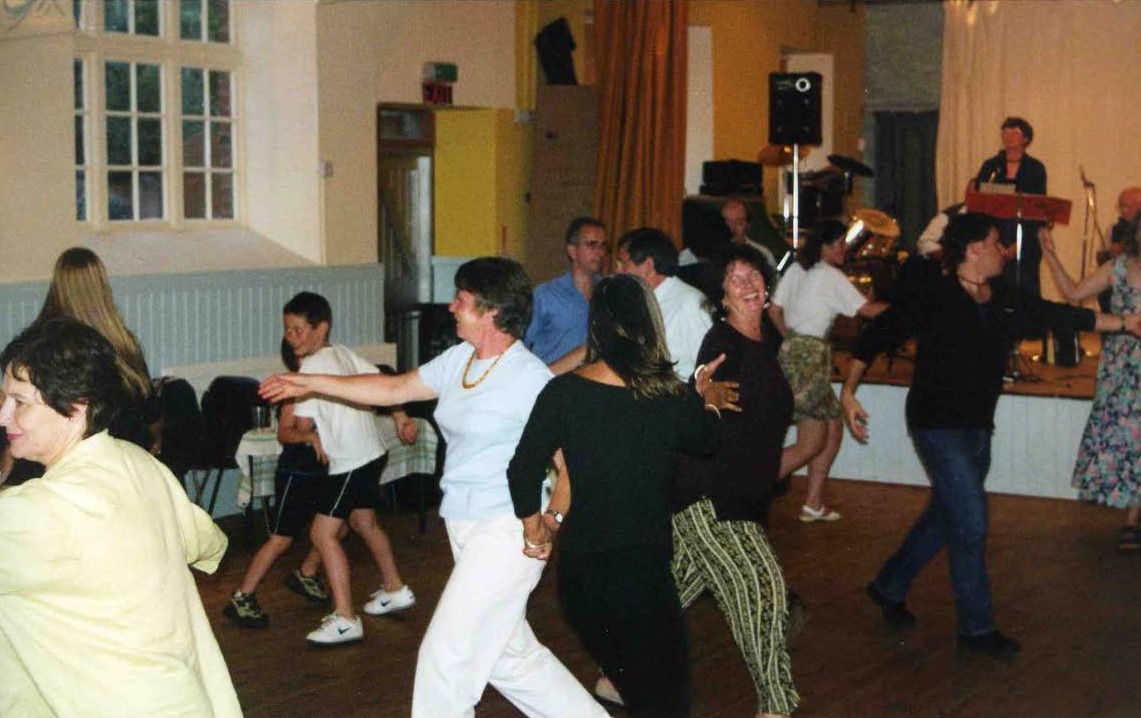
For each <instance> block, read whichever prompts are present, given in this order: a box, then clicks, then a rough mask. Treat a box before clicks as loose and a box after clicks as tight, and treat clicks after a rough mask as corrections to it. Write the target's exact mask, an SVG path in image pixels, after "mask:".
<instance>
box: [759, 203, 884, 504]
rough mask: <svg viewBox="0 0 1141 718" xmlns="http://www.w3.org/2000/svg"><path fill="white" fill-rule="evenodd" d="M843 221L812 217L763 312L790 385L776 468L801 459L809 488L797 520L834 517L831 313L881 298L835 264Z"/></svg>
mask: <svg viewBox="0 0 1141 718" xmlns="http://www.w3.org/2000/svg"><path fill="white" fill-rule="evenodd" d="M846 232H847V228H846V227H845V226H844V225H843V224H842V223H840V222H839V221H837V220H834V219H833V220H823V221H821V222H819V223H817V225H816V227H814V229H813V231H812V233H810V234H809V236H808V239H807V241H806V242H805V244H804V247H803V248H802V249H801V250H800V253H799V254H798V256H797V261H796V263H795V264H793V265H792V266H791V267H789V269H788V271H787V272H786V273H785V275H784V276H783V277H782V278H781V281H780V283H779V284H778V285H777V288H776V293H775V295H774V296H773V299H772V305H771V306H770V307H769V316H770V317H771V318H772V320H773V323H774V324H776V326H777V329H778V330H779V331H780V333H781V334H782V335H783V336H784V343H783V344H782V345H781V348H780V356H779V358H780V365H781V369H783V370H784V375H785V378H786V379H787V380H788V383H789V385H790V386H792V391H793V397H794V400H795V402H796V403H795V406H794V409H793V421H795V422H796V444H795V445H793V446H791V447H788V448H787V449H785V451H784V455H783V456H782V457H781V467H780V475H781V476H782V477H783V476H788V475H789V474H791V473H792V472H794V471H796V470H797V469H799V468H801V467H802V466H805V465H807V466H808V491H807V494H806V495H805V498H804V505H803V506H802V507H801V509H800V520H801V521H804V522H813V521H836V520H837V519H839V518H840V514H839V513H837V512H836V511H833V510H832V509H829V508H828V507H827V506H825V505H824V480H825V479H827V478H828V472H829V470H830V469H831V468H832V462H833V461H835V459H836V454H837V453H838V452H839V451H840V441H841V439H843V438H844V425H843V423H842V421H841V419H840V417H841V412H840V402H839V400H838V399H837V398H836V393H835V392H834V391H833V390H832V383H831V378H832V348H831V346H830V345H829V343H828V333H829V331H831V329H832V322H833V321H834V320H835V319H836V316H837V315H839V314H843V315H844V316H847V317H854V316H856V315H859V316H863V317H874V316H876V315H877V314H879V313H880V312H882V311H883V310H884V309H886V308H887V304H884V303H883V302H875V301H869V300H868V298H867V297H865V296H864V295H863V294H860V292H859V291H858V290H857V289H856V288H855V287H854V286H853V285H852V283H851V282H850V281H849V280H848V277H847V276H846V275H845V274H844V273H843V272H842V271H841V270H840V267H841V266H843V264H844V248H845V244H844V235H845V234H846Z"/></svg>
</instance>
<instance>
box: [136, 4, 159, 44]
mask: <svg viewBox="0 0 1141 718" xmlns="http://www.w3.org/2000/svg"><path fill="white" fill-rule="evenodd" d="M135 34H136V35H152V36H154V37H158V0H135Z"/></svg>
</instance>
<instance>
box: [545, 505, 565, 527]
mask: <svg viewBox="0 0 1141 718" xmlns="http://www.w3.org/2000/svg"><path fill="white" fill-rule="evenodd" d="M543 513H547V514H550V515H551V516H552V517H554V519H555V523H557V524H558V525H560V526H562V524H563V515H562V512H560V511H557V510H555V509H547V510H546V511H544V512H543Z"/></svg>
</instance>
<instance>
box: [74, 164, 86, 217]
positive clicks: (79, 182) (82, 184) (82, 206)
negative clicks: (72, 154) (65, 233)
mask: <svg viewBox="0 0 1141 718" xmlns="http://www.w3.org/2000/svg"><path fill="white" fill-rule="evenodd" d="M75 218H76V219H78V220H79V221H80V222H84V221H86V220H87V173H86V172H84V171H83V170H77V171H76V173H75Z"/></svg>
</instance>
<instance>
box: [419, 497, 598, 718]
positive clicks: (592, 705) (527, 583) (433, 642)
mask: <svg viewBox="0 0 1141 718" xmlns="http://www.w3.org/2000/svg"><path fill="white" fill-rule="evenodd" d="M445 525H446V526H447V529H448V538H449V539H450V540H451V542H452V555H453V556H454V557H455V561H456V565H455V568H453V569H452V575H451V576H450V577H449V578H448V585H447V586H445V587H444V593H443V594H442V595H441V596H440V602H439V603H438V604H437V605H436V612H435V613H434V614H433V615H432V622H431V623H430V624H428V631H427V632H426V633H425V634H424V641H423V642H422V643H421V644H420V656H419V659H418V660H417V662H416V684H415V687H414V688H413V690H412V718H469V717H470V716H474V715H475V704H476V703H477V702H479V699H480V697H481V696H482V695H483V690H484V688H485V687H486V686H487V684H488V683H490V684H491V685H492V686H494V687H495V688H496V690H498V691H499V692H500V693H502V694H503V696H504V697H505V698H507V700H509V701H511V702H512V703H513V704H514V705H515V707H516V708H518V709H519V710H520V711H522V712H523V713H524V714H526V715H528V716H531V718H593V717H595V716H599V717H602V716H608V715H609V714H608V713H607V712H606V711H605V710H603V709H602V706H600V705H599V704H598V703H597V702H595V700H594V699H593V698H592V697H591V695H590V694H589V693H588V692H587V691H586V689H585V688H583V687H582V684H581V683H579V682H578V681H577V680H576V679H575V677H574V676H573V675H571V673H570V671H568V670H567V669H566V667H565V666H564V665H563V664H562V663H561V662H560V661H559V659H557V658H555V656H554V654H553V653H551V652H550V651H549V650H548V649H547V647H546V646H544V645H543V644H541V643H539V641H538V639H536V638H535V634H534V633H532V631H531V626H530V625H529V624H528V623H527V617H526V612H527V598H528V597H529V596H530V595H531V591H532V590H533V589H534V588H535V586H536V585H537V584H538V583H539V578H540V576H542V574H543V567H544V566H545V565H546V564H545V562H543V561H537V560H535V559H533V558H528V557H526V556H524V555H523V525H522V523H521V522H520V521H519V519H517V518H515V517H514V516H511V515H510V514H508V515H504V516H498V517H495V518H493V519H488V520H486V521H446V522H445Z"/></svg>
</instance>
